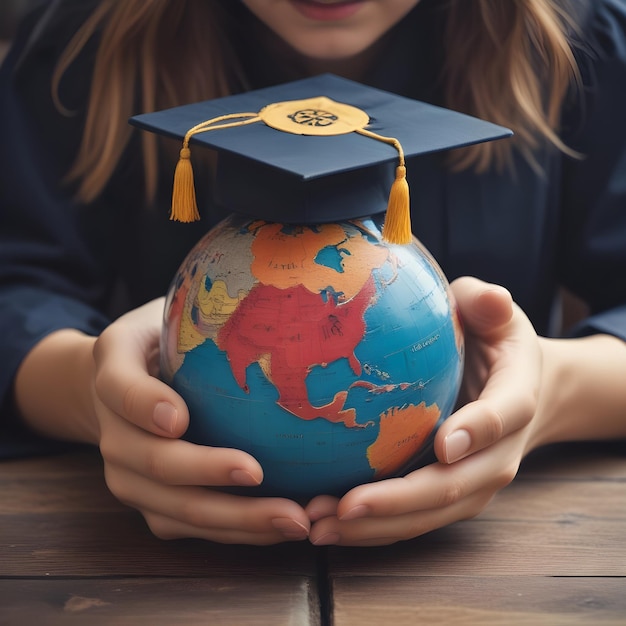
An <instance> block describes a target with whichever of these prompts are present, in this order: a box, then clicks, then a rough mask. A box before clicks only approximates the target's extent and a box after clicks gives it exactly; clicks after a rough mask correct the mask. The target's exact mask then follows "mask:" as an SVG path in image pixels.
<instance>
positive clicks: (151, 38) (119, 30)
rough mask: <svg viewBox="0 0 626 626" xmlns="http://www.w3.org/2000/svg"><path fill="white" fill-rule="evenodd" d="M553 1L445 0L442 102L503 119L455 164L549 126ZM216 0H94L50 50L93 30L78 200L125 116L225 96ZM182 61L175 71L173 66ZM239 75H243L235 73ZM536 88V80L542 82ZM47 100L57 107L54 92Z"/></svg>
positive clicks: (151, 145) (556, 58)
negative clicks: (494, 136)
mask: <svg viewBox="0 0 626 626" xmlns="http://www.w3.org/2000/svg"><path fill="white" fill-rule="evenodd" d="M564 1H565V0H471V1H468V0H448V2H447V8H446V11H447V18H446V33H445V50H446V65H445V68H444V74H443V77H444V81H445V85H444V87H445V89H444V92H445V104H446V105H447V106H449V107H451V108H454V109H456V110H460V111H464V112H466V113H469V114H472V115H476V116H478V117H481V118H484V119H488V120H490V121H492V122H495V123H499V124H502V125H504V126H507V127H509V128H511V129H513V131H514V132H515V141H514V142H491V143H486V144H481V145H477V146H474V147H470V148H465V149H464V150H463V151H458V152H457V153H456V154H455V167H456V168H468V167H474V168H476V170H477V171H479V172H480V171H485V170H486V169H488V168H489V167H491V166H496V167H503V166H505V165H507V164H508V163H510V160H511V155H512V150H513V149H519V150H520V151H521V152H522V154H523V155H524V156H525V158H526V159H527V160H528V161H529V162H530V163H531V164H534V159H533V151H534V150H535V149H536V148H537V146H538V145H539V144H540V142H546V141H547V142H548V143H549V144H551V145H553V146H555V147H556V148H558V149H560V150H563V151H565V152H569V150H568V148H567V147H566V146H565V145H563V143H562V142H561V140H560V139H559V137H558V129H559V121H560V119H559V118H560V110H561V105H562V103H563V99H564V97H565V95H566V93H567V92H568V89H569V88H570V86H571V85H572V83H573V82H575V81H576V80H577V76H578V74H577V68H576V63H575V60H574V56H573V53H572V47H571V43H570V40H569V36H568V33H570V32H571V31H572V28H573V26H574V25H573V24H572V23H571V22H572V20H571V19H570V18H569V17H568V13H567V12H566V10H565V9H564V8H563V6H562V5H563V2H564ZM220 4H221V2H220V0H203V1H202V2H195V1H194V0H176V1H175V2H173V1H172V0H124V1H123V2H120V1H119V0H102V1H101V3H100V4H99V6H98V8H97V9H96V10H95V11H94V13H93V14H92V15H91V16H90V17H89V19H88V20H87V21H86V22H85V24H84V25H83V26H82V28H81V29H80V30H79V31H78V32H77V33H76V35H75V36H74V38H73V39H72V40H71V42H70V44H69V45H68V47H67V49H66V50H65V53H64V54H63V56H62V58H61V59H60V61H59V63H58V66H57V69H56V72H55V75H54V79H53V88H54V92H55V94H56V93H57V90H58V85H59V81H60V79H61V77H62V75H63V73H64V72H65V70H66V69H67V68H68V67H69V65H70V64H71V63H72V61H73V60H74V59H75V58H76V57H77V55H78V54H79V53H80V51H81V50H82V48H83V47H84V46H85V44H86V43H87V41H89V39H90V38H91V37H92V36H93V35H94V34H95V33H98V32H99V33H100V42H101V43H100V44H99V48H98V52H97V57H96V60H95V66H94V74H93V82H92V85H91V94H90V101H89V108H88V113H87V119H86V124H85V130H84V135H83V138H82V143H81V146H80V149H79V153H78V155H77V158H76V162H75V164H74V166H73V167H72V169H71V171H70V172H69V175H68V177H69V179H71V180H75V181H79V187H78V199H80V200H81V201H83V202H89V201H91V200H93V199H94V198H95V197H96V196H97V195H98V194H99V193H100V192H101V191H102V189H103V188H104V186H105V185H106V183H107V181H108V180H109V178H110V177H111V175H112V173H113V170H114V168H115V165H116V163H117V161H118V159H119V157H120V155H121V154H122V152H123V150H124V148H125V147H126V145H127V143H128V141H129V137H130V129H129V126H128V124H127V119H128V118H129V117H130V116H131V115H132V114H133V113H135V112H136V111H135V110H134V108H135V107H137V106H139V107H140V110H141V111H142V112H148V111H154V110H157V109H159V108H167V107H170V106H176V105H179V104H183V103H188V102H194V101H198V100H203V99H210V98H214V97H219V96H223V95H227V93H228V89H229V83H230V81H229V77H230V78H232V76H233V75H238V76H239V79H240V80H241V81H243V80H244V79H243V77H242V75H241V72H240V71H239V69H238V67H237V64H236V55H235V54H234V51H233V50H231V49H230V46H229V41H228V36H227V33H228V29H227V28H226V27H225V20H226V19H227V16H226V14H225V13H224V11H223V10H222V8H221V7H220ZM181 68H184V72H182V71H181ZM242 84H245V83H243V82H242ZM546 88H547V89H548V91H547V92H546ZM57 106H58V107H59V108H60V109H62V108H63V106H62V103H61V102H59V101H58V98H57ZM142 141H143V158H144V171H145V184H146V189H147V191H148V194H149V196H152V195H153V194H154V191H155V189H156V182H157V161H156V143H155V138H154V137H152V135H151V134H150V133H143V136H142Z"/></svg>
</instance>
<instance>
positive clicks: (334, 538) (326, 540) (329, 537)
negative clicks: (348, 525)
mask: <svg viewBox="0 0 626 626" xmlns="http://www.w3.org/2000/svg"><path fill="white" fill-rule="evenodd" d="M340 539H341V537H340V535H339V533H326V534H325V535H322V536H321V537H318V538H317V539H316V540H315V541H314V542H313V545H314V546H330V545H332V544H336V543H339V540H340Z"/></svg>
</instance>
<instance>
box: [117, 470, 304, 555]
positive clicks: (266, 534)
mask: <svg viewBox="0 0 626 626" xmlns="http://www.w3.org/2000/svg"><path fill="white" fill-rule="evenodd" d="M106 479H107V485H109V488H110V489H111V491H112V493H113V494H114V495H115V496H116V497H117V498H118V499H119V500H120V501H121V502H123V503H124V504H127V505H129V506H132V507H133V508H136V509H139V510H140V511H141V512H142V513H143V515H144V517H145V518H146V521H147V522H148V524H149V525H150V528H151V530H152V531H153V532H154V534H155V535H157V536H158V537H161V538H164V539H171V538H179V537H199V538H204V539H211V540H214V541H222V542H227V543H238V542H242V543H259V542H261V543H268V542H270V543H275V542H277V541H285V540H297V539H304V538H306V536H307V535H308V532H309V528H310V524H309V520H308V518H307V516H306V514H305V512H304V510H303V509H302V508H301V507H300V506H299V505H298V504H296V503H295V502H293V501H291V500H287V499H282V498H250V497H242V496H236V495H232V494H228V493H224V492H220V491H213V490H209V489H204V488H200V487H171V486H167V485H161V484H158V483H154V482H152V481H150V480H148V479H146V478H144V477H143V476H139V475H137V474H134V473H133V472H129V471H125V470H117V469H116V470H114V471H111V470H110V469H109V470H108V471H107V472H106Z"/></svg>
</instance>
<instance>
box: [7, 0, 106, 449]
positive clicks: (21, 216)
mask: <svg viewBox="0 0 626 626" xmlns="http://www.w3.org/2000/svg"><path fill="white" fill-rule="evenodd" d="M69 4H72V3H69ZM45 17H49V16H45ZM67 17H68V16H59V15H57V16H56V19H57V20H58V21H63V19H62V18H67ZM70 17H77V14H76V15H75V14H74V13H73V14H72V16H70ZM40 26H41V20H35V19H34V18H33V19H32V20H31V21H30V23H26V24H25V25H24V27H23V28H22V29H21V30H20V32H19V34H18V36H17V37H16V40H15V43H14V45H13V47H12V49H11V50H10V52H9V54H8V56H7V58H6V59H5V62H4V64H3V66H2V68H1V69H0V137H1V141H0V329H2V332H1V333H0V443H2V444H3V445H2V447H0V454H2V453H4V454H5V455H8V454H10V453H11V451H10V445H9V443H8V439H7V437H8V436H9V435H8V434H7V433H8V431H9V429H15V428H17V425H18V419H17V417H16V415H15V411H14V410H13V409H12V381H13V378H14V376H15V373H16V370H17V368H18V367H19V365H20V363H21V362H22V360H23V358H24V357H25V355H26V354H27V353H28V351H29V350H30V349H31V348H32V347H33V346H34V345H35V344H36V343H37V342H38V341H40V340H41V339H42V338H43V337H44V336H46V335H47V334H49V333H51V332H53V331H55V330H58V329H62V328H75V329H78V330H81V331H84V332H85V333H89V334H98V333H99V332H100V331H101V330H102V328H103V327H104V326H105V325H106V324H107V318H106V315H104V314H103V312H102V311H103V307H102V303H103V302H104V301H105V297H106V294H107V290H108V289H109V287H110V283H111V272H110V269H105V268H106V263H103V259H106V258H107V250H106V244H105V243H104V242H105V241H106V237H105V236H104V235H103V234H102V231H101V230H100V228H98V229H96V228H94V227H93V226H91V225H92V224H95V223H96V220H95V219H94V217H95V216H94V214H93V213H90V212H92V211H93V212H94V213H96V214H97V213H98V212H99V211H102V210H103V209H102V207H99V206H94V207H93V208H92V207H81V206H78V205H77V204H76V203H75V202H73V201H72V190H71V189H68V188H66V187H65V186H64V185H63V184H62V182H61V181H62V179H63V176H64V174H65V172H66V171H67V169H68V167H69V165H70V163H71V161H72V158H73V155H74V154H75V151H76V148H77V145H78V140H79V137H80V132H81V129H82V120H83V115H82V109H83V108H84V107H83V106H82V102H83V101H84V98H85V97H86V94H87V89H88V85H86V86H85V85H84V82H85V80H84V79H83V80H82V81H81V80H80V76H81V74H82V75H83V76H84V75H86V74H84V73H83V70H84V69H85V68H84V67H81V63H78V65H77V67H75V68H73V78H72V77H68V80H67V81H66V83H65V84H64V85H62V97H67V102H68V104H69V105H70V107H71V108H72V109H74V110H75V111H76V114H75V115H72V116H66V115H62V114H61V113H59V112H58V111H57V109H56V108H55V106H54V104H53V102H52V97H51V72H52V68H53V66H54V62H55V59H56V58H57V57H58V52H59V50H60V49H61V48H62V46H63V45H65V43H66V42H67V36H65V35H66V34H67V35H69V34H71V33H72V32H74V29H75V27H76V24H75V23H72V20H71V19H69V20H67V21H66V22H65V25H64V27H63V28H62V29H61V30H59V29H58V28H51V26H52V25H51V24H50V23H47V24H46V27H47V28H50V29H51V30H50V32H49V33H48V34H46V33H45V32H44V33H41V32H37V29H38V27H40ZM83 63H84V62H83ZM96 219H97V216H96ZM102 230H104V231H105V232H106V222H103V226H102ZM3 433H4V434H3Z"/></svg>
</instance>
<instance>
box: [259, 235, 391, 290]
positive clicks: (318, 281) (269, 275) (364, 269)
mask: <svg viewBox="0 0 626 626" xmlns="http://www.w3.org/2000/svg"><path fill="white" fill-rule="evenodd" d="M283 228H284V227H283V226H282V225H281V224H265V225H264V226H262V227H261V228H259V229H258V231H257V233H256V236H255V238H254V241H253V243H252V253H253V255H254V261H253V262H252V265H251V268H250V269H251V271H252V273H253V274H254V276H255V277H256V278H258V279H259V280H260V281H261V282H262V283H265V284H266V285H273V286H274V287H278V288H280V289H288V288H290V287H295V286H296V285H302V286H304V287H306V288H307V289H308V290H309V291H312V292H313V293H319V292H320V291H322V290H323V289H326V288H328V287H329V286H330V285H332V288H333V290H334V291H335V293H338V294H341V295H342V298H345V299H346V300H349V299H350V298H353V297H354V296H356V295H357V294H358V293H359V292H360V291H361V289H362V288H363V285H365V283H366V282H367V281H368V279H369V277H370V276H371V274H372V270H373V269H374V268H379V267H381V266H382V265H383V264H384V263H385V262H386V261H387V260H388V258H389V256H390V253H389V250H388V249H387V248H385V247H384V246H375V245H372V244H371V243H370V242H369V241H368V240H367V239H366V238H365V237H363V235H361V234H360V233H355V234H353V235H351V236H349V237H347V236H346V233H345V231H344V229H343V228H342V227H341V226H339V225H338V224H324V225H323V226H320V227H318V228H317V229H313V228H309V227H306V226H304V227H301V229H300V230H298V231H296V232H290V233H288V234H286V233H284V232H283ZM325 247H333V248H335V249H336V250H337V251H338V252H339V253H340V255H341V269H340V271H338V270H337V269H335V268H332V267H327V266H325V265H322V264H320V263H318V262H317V260H316V258H317V255H318V253H319V252H320V250H322V248H325Z"/></svg>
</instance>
